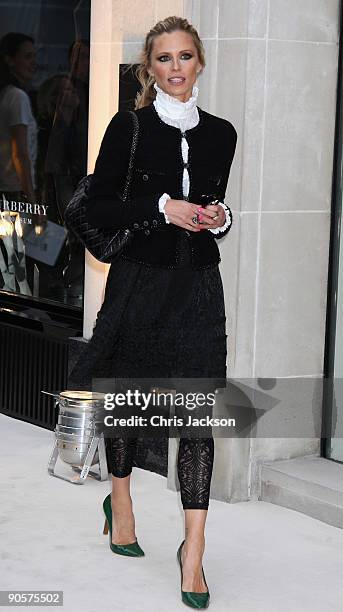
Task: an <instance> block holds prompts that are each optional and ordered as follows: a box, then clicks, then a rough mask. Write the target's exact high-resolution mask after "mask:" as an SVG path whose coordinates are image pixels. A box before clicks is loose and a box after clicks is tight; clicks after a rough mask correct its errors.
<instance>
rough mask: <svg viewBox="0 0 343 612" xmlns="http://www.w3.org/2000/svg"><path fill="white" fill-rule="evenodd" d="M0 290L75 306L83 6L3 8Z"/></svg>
mask: <svg viewBox="0 0 343 612" xmlns="http://www.w3.org/2000/svg"><path fill="white" fill-rule="evenodd" d="M0 17H1V19H0V24H1V26H0V28H1V30H0V292H1V291H7V292H12V293H15V294H22V295H27V296H33V297H35V298H43V299H47V300H49V301H55V302H58V303H63V304H66V305H72V306H78V307H82V304H83V286H84V248H83V246H82V245H81V244H80V243H79V241H78V240H77V239H76V237H75V236H74V235H73V234H72V233H71V232H70V231H68V230H67V228H66V227H65V224H64V210H65V207H66V205H67V204H68V202H69V200H70V198H71V196H72V194H73V192H74V190H75V187H76V186H77V183H78V182H79V180H80V179H81V178H82V177H83V176H84V175H85V174H86V173H87V139H88V96H89V30H90V0H77V1H73V0H59V2H51V0H41V1H39V0H35V1H34V0H32V1H31V2H30V3H27V2H17V1H15V2H12V3H8V2H2V1H0Z"/></svg>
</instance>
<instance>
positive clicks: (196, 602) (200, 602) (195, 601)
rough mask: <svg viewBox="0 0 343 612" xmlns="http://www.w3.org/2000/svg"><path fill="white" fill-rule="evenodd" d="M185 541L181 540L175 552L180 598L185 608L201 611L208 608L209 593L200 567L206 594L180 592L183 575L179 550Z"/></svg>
mask: <svg viewBox="0 0 343 612" xmlns="http://www.w3.org/2000/svg"><path fill="white" fill-rule="evenodd" d="M184 543H185V540H183V541H182V542H181V544H180V546H179V549H178V551H177V560H178V562H179V565H180V570H181V597H182V601H183V603H184V604H186V606H190V607H191V608H196V609H197V610H201V609H203V608H208V605H209V603H210V593H209V590H208V586H207V582H206V578H205V574H204V568H203V567H202V575H203V577H204V581H205V584H206V586H207V593H194V592H192V591H183V590H182V580H183V575H182V562H181V549H182V546H183V545H184Z"/></svg>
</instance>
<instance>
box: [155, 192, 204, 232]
mask: <svg viewBox="0 0 343 612" xmlns="http://www.w3.org/2000/svg"><path fill="white" fill-rule="evenodd" d="M198 209H199V206H197V205H196V204H192V203H191V202H186V200H173V199H170V200H167V202H166V204H165V207H164V212H165V213H166V215H167V216H168V219H169V220H170V223H173V224H174V225H178V226H179V227H183V228H184V229H187V230H190V231H191V232H201V230H202V227H201V226H199V224H198V223H194V221H192V218H194V217H196V216H197V214H198Z"/></svg>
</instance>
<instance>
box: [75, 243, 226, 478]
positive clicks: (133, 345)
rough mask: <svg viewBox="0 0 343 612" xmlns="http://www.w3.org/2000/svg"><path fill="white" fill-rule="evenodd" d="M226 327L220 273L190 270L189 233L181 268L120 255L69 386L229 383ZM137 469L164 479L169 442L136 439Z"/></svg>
mask: <svg viewBox="0 0 343 612" xmlns="http://www.w3.org/2000/svg"><path fill="white" fill-rule="evenodd" d="M225 323H226V318H225V308H224V294H223V286H222V280H221V276H220V271H219V268H218V266H215V267H212V268H209V269H202V270H194V269H192V268H191V267H190V252H189V243H188V240H187V237H186V236H182V242H181V257H180V264H179V267H178V268H177V269H172V270H169V269H162V268H153V267H150V266H146V265H143V264H139V263H136V262H131V261H128V260H125V259H124V258H121V257H119V258H117V259H116V260H115V262H114V263H113V264H112V265H111V268H110V271H109V274H108V279H107V284H106V292H105V299H104V302H103V305H102V307H101V309H100V311H99V313H98V316H97V321H96V326H95V329H94V333H93V336H92V338H91V340H90V341H89V342H88V343H87V345H86V347H85V349H84V351H83V353H82V355H81V357H80V358H79V359H78V362H77V364H76V366H75V367H74V368H73V370H72V372H71V374H70V377H69V384H68V387H69V388H70V389H91V388H92V379H93V378H106V377H120V378H130V377H134V378H150V377H151V378H159V377H162V378H168V377H170V378H183V377H185V378H199V379H211V380H212V381H213V389H215V388H217V387H222V386H225V379H226V338H227V336H226V329H225ZM133 465H135V466H136V467H140V468H143V469H148V470H151V471H154V472H157V473H159V474H162V475H164V476H166V475H167V469H168V439H164V438H155V439H148V438H145V439H144V438H142V439H140V440H138V443H137V444H136V453H135V457H134V459H133Z"/></svg>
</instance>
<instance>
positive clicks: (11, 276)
mask: <svg viewBox="0 0 343 612" xmlns="http://www.w3.org/2000/svg"><path fill="white" fill-rule="evenodd" d="M35 70H36V52H35V48H34V40H33V38H31V36H27V35H26V34H22V33H20V32H9V33H8V34H5V36H3V37H2V39H1V40H0V194H1V198H3V197H5V198H6V199H7V200H9V201H11V200H14V201H19V202H20V201H29V202H35V186H36V185H35V162H36V156H37V124H36V121H35V118H34V116H33V113H32V109H31V102H30V98H29V96H28V94H27V93H26V91H25V90H26V88H27V86H28V84H29V83H30V81H31V79H32V78H33V76H34V73H35ZM18 222H19V228H18V224H16V229H17V228H18V231H15V232H13V233H12V234H11V236H7V237H4V239H3V240H2V245H1V244H0V265H1V272H2V276H3V281H4V282H3V288H5V289H8V290H10V291H17V290H18V291H19V292H20V293H25V294H28V295H31V291H30V288H29V285H28V282H27V279H26V262H25V253H24V249H23V242H22V239H21V235H22V233H23V231H24V230H25V224H24V225H21V223H20V219H19V216H18Z"/></svg>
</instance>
